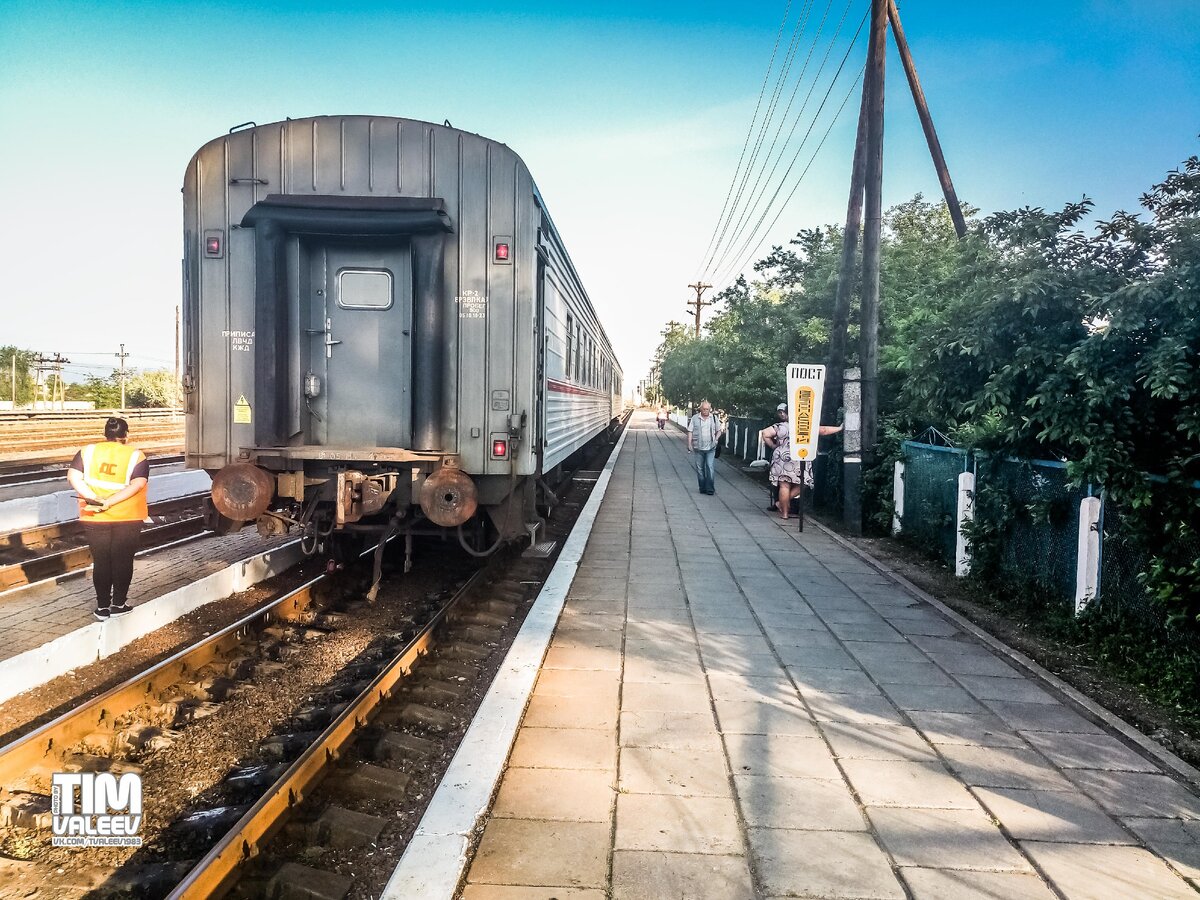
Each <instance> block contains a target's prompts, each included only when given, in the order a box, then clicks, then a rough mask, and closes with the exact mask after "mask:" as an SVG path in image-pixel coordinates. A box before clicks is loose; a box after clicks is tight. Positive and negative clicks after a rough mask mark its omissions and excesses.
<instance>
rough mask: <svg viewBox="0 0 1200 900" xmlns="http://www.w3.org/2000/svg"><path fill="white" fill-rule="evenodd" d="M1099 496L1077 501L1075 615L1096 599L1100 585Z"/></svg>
mask: <svg viewBox="0 0 1200 900" xmlns="http://www.w3.org/2000/svg"><path fill="white" fill-rule="evenodd" d="M1100 504H1101V500H1100V498H1099V497H1084V498H1083V500H1081V501H1080V503H1079V543H1078V550H1077V551H1076V556H1075V615H1077V616H1078V615H1080V614H1081V613H1082V612H1083V611H1084V610H1085V609H1087V608H1088V605H1089V604H1090V603H1091V602H1092V601H1093V600H1095V599H1096V592H1097V589H1098V588H1099V586H1100Z"/></svg>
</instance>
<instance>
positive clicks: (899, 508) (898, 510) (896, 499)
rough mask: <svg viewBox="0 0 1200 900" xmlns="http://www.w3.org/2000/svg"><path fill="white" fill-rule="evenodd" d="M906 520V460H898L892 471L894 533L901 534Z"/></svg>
mask: <svg viewBox="0 0 1200 900" xmlns="http://www.w3.org/2000/svg"><path fill="white" fill-rule="evenodd" d="M903 520H904V460H902V459H898V460H896V467H895V469H894V470H893V472H892V534H899V533H900V528H901V527H902V526H901V523H902V522H903Z"/></svg>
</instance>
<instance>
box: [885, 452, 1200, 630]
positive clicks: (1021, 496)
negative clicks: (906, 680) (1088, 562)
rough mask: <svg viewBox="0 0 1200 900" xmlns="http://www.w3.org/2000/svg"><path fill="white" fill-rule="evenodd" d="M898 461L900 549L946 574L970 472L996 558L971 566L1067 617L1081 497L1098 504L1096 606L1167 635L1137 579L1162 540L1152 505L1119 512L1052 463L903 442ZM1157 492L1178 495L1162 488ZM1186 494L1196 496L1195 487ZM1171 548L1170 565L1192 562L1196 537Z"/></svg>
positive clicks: (978, 518)
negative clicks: (937, 563) (961, 489)
mask: <svg viewBox="0 0 1200 900" xmlns="http://www.w3.org/2000/svg"><path fill="white" fill-rule="evenodd" d="M902 454H903V461H904V466H905V468H904V512H903V516H902V520H901V534H902V536H903V537H904V539H906V540H909V541H911V542H913V543H915V544H917V545H918V546H922V547H924V548H926V549H928V550H932V551H933V552H934V553H935V554H936V556H937V558H938V559H940V560H941V561H942V562H944V563H945V564H946V565H947V566H953V565H954V552H955V543H956V537H957V494H958V476H959V475H960V474H961V473H962V472H965V471H973V472H974V473H975V493H974V497H973V503H974V509H973V513H974V517H975V527H977V528H978V527H982V528H983V529H990V531H991V533H990V535H989V537H990V538H991V540H989V542H988V543H989V546H990V547H992V548H996V549H993V550H992V551H989V552H994V553H995V554H996V556H995V557H994V558H989V559H986V560H984V559H983V558H982V556H981V555H978V556H977V557H976V559H975V561H974V562H975V563H977V564H980V565H981V566H983V565H985V566H986V570H987V571H988V574H989V575H990V576H992V577H993V578H998V579H1002V580H1003V581H1004V582H1005V583H1006V584H1007V585H1008V586H1009V587H1011V588H1015V589H1016V590H1017V591H1018V592H1021V591H1027V592H1036V594H1037V597H1038V600H1039V601H1040V602H1047V601H1048V602H1050V603H1052V604H1054V605H1060V604H1061V608H1062V609H1064V610H1069V609H1072V608H1073V604H1074V599H1075V592H1076V578H1077V563H1078V552H1079V550H1078V545H1079V512H1080V504H1081V503H1082V501H1083V500H1084V498H1086V497H1091V496H1097V497H1100V498H1101V501H1102V507H1101V510H1102V512H1101V519H1100V551H1101V556H1100V573H1099V585H1098V590H1097V599H1096V602H1097V603H1099V604H1100V605H1101V607H1102V608H1105V609H1109V610H1112V611H1119V612H1123V613H1128V614H1130V615H1132V616H1133V617H1134V618H1135V619H1137V620H1138V621H1139V622H1140V623H1141V624H1143V625H1145V626H1146V627H1148V628H1151V629H1162V628H1163V627H1164V626H1165V623H1166V610H1164V608H1163V606H1162V605H1161V604H1160V603H1158V602H1157V601H1156V599H1155V598H1154V597H1153V596H1152V594H1151V592H1150V590H1149V589H1148V587H1147V584H1146V578H1145V573H1146V571H1147V568H1148V566H1149V563H1150V560H1151V559H1152V557H1154V556H1155V554H1156V551H1157V550H1160V549H1161V544H1162V542H1163V541H1164V540H1165V539H1166V538H1165V537H1164V535H1163V534H1162V533H1161V523H1159V522H1158V521H1157V520H1156V518H1155V517H1156V515H1158V508H1157V507H1156V506H1155V505H1154V504H1151V505H1150V506H1149V507H1144V508H1139V509H1136V510H1133V509H1127V508H1123V507H1122V506H1120V505H1119V504H1116V503H1114V502H1112V500H1111V499H1109V498H1106V497H1105V496H1104V494H1103V492H1102V491H1101V490H1100V489H1099V487H1098V486H1094V485H1087V484H1084V485H1076V484H1072V482H1071V479H1070V477H1069V476H1068V474H1067V467H1066V464H1065V463H1062V462H1057V461H1054V460H1018V459H1011V458H997V457H991V456H988V455H985V454H982V453H981V454H973V453H969V452H967V451H965V450H960V449H958V448H953V447H941V446H935V445H932V444H925V443H920V442H917V441H905V442H904V444H903V448H902ZM1154 481H1155V482H1161V481H1162V480H1161V479H1157V478H1155V479H1154ZM1158 487H1159V488H1160V489H1161V490H1164V491H1165V490H1168V489H1174V490H1178V488H1177V487H1176V488H1169V487H1168V486H1167V485H1166V484H1165V483H1160V484H1159V485H1158ZM1193 489H1194V490H1200V482H1198V483H1197V484H1196V485H1193ZM1198 524H1200V523H1198ZM1169 539H1170V540H1171V541H1173V542H1174V546H1173V550H1174V551H1175V553H1174V555H1175V556H1176V557H1179V558H1184V559H1188V558H1190V559H1200V527H1198V528H1195V529H1190V530H1186V531H1185V533H1183V534H1179V535H1173V536H1171V537H1170V538H1169ZM1180 542H1183V543H1182V545H1181V544H1180ZM982 552H984V551H982V550H980V554H982ZM1174 638H1175V639H1179V640H1183V641H1186V642H1187V643H1188V644H1189V645H1192V646H1195V645H1197V644H1198V643H1200V641H1197V639H1196V637H1195V636H1194V635H1190V636H1189V635H1187V634H1175V635H1174Z"/></svg>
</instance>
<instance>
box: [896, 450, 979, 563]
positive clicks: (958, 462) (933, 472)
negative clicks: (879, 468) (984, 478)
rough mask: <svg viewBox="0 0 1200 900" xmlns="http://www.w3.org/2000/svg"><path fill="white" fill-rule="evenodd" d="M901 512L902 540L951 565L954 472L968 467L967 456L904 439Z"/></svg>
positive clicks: (955, 496) (954, 530)
mask: <svg viewBox="0 0 1200 900" xmlns="http://www.w3.org/2000/svg"><path fill="white" fill-rule="evenodd" d="M903 452H904V467H905V468H904V515H903V517H902V520H901V523H900V524H901V529H902V533H903V534H904V536H905V539H906V540H909V541H911V542H912V543H914V544H917V545H918V546H921V547H924V548H925V549H927V550H929V551H931V552H932V553H934V555H936V556H937V558H938V559H939V560H941V562H942V563H943V564H945V565H947V566H950V567H951V568H953V566H954V545H955V543H956V540H957V534H958V525H957V521H958V519H957V514H958V476H959V475H961V474H962V473H963V472H968V471H970V469H971V465H972V461H971V456H970V454H969V453H967V452H966V451H965V450H958V449H956V448H954V447H936V446H934V445H933V444H918V443H916V442H915V441H905V442H904V445H903Z"/></svg>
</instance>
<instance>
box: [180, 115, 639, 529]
mask: <svg viewBox="0 0 1200 900" xmlns="http://www.w3.org/2000/svg"><path fill="white" fill-rule="evenodd" d="M183 197H184V254H185V255H184V261H183V271H184V364H185V372H184V390H185V393H186V397H187V437H186V454H187V462H188V465H189V466H190V467H195V468H203V469H207V470H209V471H210V472H212V473H213V491H212V500H213V505H214V507H215V513H219V514H220V517H219V522H220V524H221V525H222V526H223V527H226V528H228V527H232V526H233V525H234V524H236V523H245V522H249V521H252V520H257V522H258V527H259V530H260V531H262V532H263V533H264V534H275V533H282V532H283V531H285V530H287V529H288V528H291V527H298V528H299V529H300V530H301V533H302V535H303V537H304V538H305V546H306V549H307V550H309V551H310V552H312V551H315V550H317V549H318V548H322V547H324V546H325V545H326V544H327V543H329V538H330V536H331V535H335V534H339V533H341V534H345V533H348V532H354V531H362V530H380V529H385V528H386V529H390V530H392V531H394V532H399V533H408V534H410V535H411V534H412V533H414V532H420V531H422V530H430V529H431V528H432V527H434V526H436V527H438V528H454V527H457V528H458V529H459V536H460V539H463V540H464V543H465V544H466V545H467V546H468V548H469V549H473V550H474V551H475V552H480V551H482V550H483V549H484V547H485V546H487V545H491V547H495V546H498V545H499V544H500V542H501V541H502V540H507V539H511V538H514V537H516V536H519V535H523V534H525V533H527V532H529V533H531V534H532V531H533V525H534V524H535V523H536V522H537V521H538V515H537V505H536V494H535V491H536V487H535V484H536V481H537V480H538V479H539V476H542V475H543V474H545V473H549V472H551V471H552V470H553V469H554V468H555V467H556V466H558V465H559V464H560V463H562V462H563V461H564V460H565V459H566V458H567V457H568V456H570V455H571V454H572V453H574V452H575V451H576V450H579V449H580V448H582V447H583V446H584V445H585V444H587V443H588V442H589V441H590V440H591V439H593V438H594V437H596V436H597V435H599V434H600V433H601V432H603V431H605V430H606V429H608V428H610V427H612V426H613V424H614V423H615V421H616V419H617V417H618V415H619V413H620V408H621V369H620V366H619V365H618V364H617V361H616V359H615V358H614V356H613V352H612V348H611V346H610V344H609V342H608V339H607V337H606V336H605V334H604V329H603V328H601V327H600V323H599V320H598V318H597V316H596V313H595V310H594V309H593V308H592V305H591V302H590V301H589V300H588V297H587V294H586V293H585V291H584V290H583V287H582V285H581V284H580V282H579V278H578V276H577V274H576V272H575V269H574V267H573V266H572V264H571V260H570V258H569V257H568V255H567V252H566V250H565V248H564V247H563V244H562V242H561V240H560V239H559V235H558V232H557V231H556V230H555V228H554V224H553V223H552V222H551V220H550V217H549V215H548V214H547V212H546V209H545V205H544V203H543V202H542V199H541V197H540V195H539V194H538V191H537V188H536V186H535V185H534V183H533V179H532V178H531V176H530V174H529V170H528V169H527V168H526V167H525V164H524V163H523V162H522V161H521V159H520V158H519V157H518V156H517V155H516V154H515V153H514V152H513V151H512V150H511V149H509V148H508V147H507V146H505V145H503V144H500V143H497V142H496V141H492V140H488V139H487V138H484V137H480V136H479V135H475V134H470V133H467V132H464V131H459V130H458V129H455V128H451V127H448V126H441V125H433V124H430V123H427V122H417V121H413V120H409V119H396V118H387V117H375V116H327V117H318V118H311V119H293V120H288V121H285V122H277V123H274V124H271V125H263V126H257V127H251V128H246V129H243V130H236V129H235V130H234V131H233V132H231V133H230V134H228V135H225V136H223V137H220V138H218V139H216V140H214V141H211V142H209V143H208V144H206V145H204V147H202V148H201V149H200V150H199V151H198V152H197V153H196V155H195V156H194V157H193V158H192V160H191V162H190V163H189V165H188V168H187V173H186V176H185V179H184V188H183ZM215 513H214V515H215ZM489 520H490V523H491V524H490V527H489V526H488V525H486V524H485V523H486V522H487V521H489ZM464 525H466V526H467V527H465V528H464ZM493 536H495V539H493ZM410 547H411V543H410ZM489 549H490V548H489Z"/></svg>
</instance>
